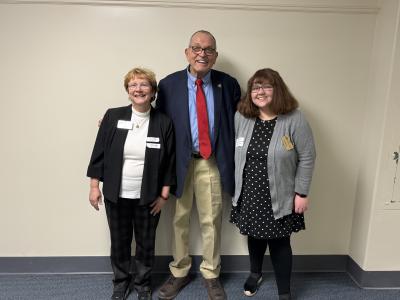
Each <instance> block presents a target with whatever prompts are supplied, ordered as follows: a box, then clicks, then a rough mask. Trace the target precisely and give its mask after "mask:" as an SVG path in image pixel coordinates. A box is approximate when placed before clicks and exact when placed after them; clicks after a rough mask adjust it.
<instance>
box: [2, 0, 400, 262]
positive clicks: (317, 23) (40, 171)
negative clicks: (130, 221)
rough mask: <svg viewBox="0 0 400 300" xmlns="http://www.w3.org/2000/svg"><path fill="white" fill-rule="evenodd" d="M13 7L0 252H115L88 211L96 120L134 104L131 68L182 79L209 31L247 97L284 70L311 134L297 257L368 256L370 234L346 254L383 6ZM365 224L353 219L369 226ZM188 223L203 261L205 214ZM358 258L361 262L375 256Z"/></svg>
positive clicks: (238, 244)
mask: <svg viewBox="0 0 400 300" xmlns="http://www.w3.org/2000/svg"><path fill="white" fill-rule="evenodd" d="M8 2H10V4H1V5H0V38H1V45H2V46H1V48H0V65H1V68H0V101H1V102H0V103H1V104H0V105H1V110H0V122H1V125H2V126H1V129H0V130H1V137H2V140H3V142H2V147H0V157H2V159H1V162H2V166H1V168H0V182H2V197H1V203H2V209H1V210H0V236H1V239H2V243H1V244H2V246H1V247H0V256H64V255H65V256H75V255H76V256H84V255H108V251H109V241H108V229H107V224H106V218H105V214H104V210H103V209H102V210H101V211H100V213H98V212H96V211H94V210H93V209H92V208H91V207H90V206H89V204H88V201H87V196H88V179H87V178H85V172H86V167H87V163H88V160H89V156H90V153H91V149H92V146H93V142H94V139H95V135H96V131H97V127H96V123H97V120H98V119H99V118H100V117H101V116H102V114H103V113H104V111H105V110H106V109H107V108H108V107H115V106H122V105H126V104H128V100H127V97H126V95H125V92H124V90H123V88H122V79H123V76H124V74H125V73H126V72H127V71H128V70H129V69H130V68H131V67H133V66H137V65H141V66H146V67H149V68H151V69H153V70H154V71H155V72H156V73H157V75H158V79H161V78H162V77H163V76H165V75H167V74H169V73H171V72H173V71H176V70H179V69H183V68H184V67H185V65H186V61H185V57H184V52H183V51H184V48H185V47H186V46H187V44H188V39H189V36H190V34H191V33H192V32H193V31H195V30H197V29H200V28H203V29H207V30H210V31H211V32H213V33H214V34H215V36H216V38H217V41H218V51H219V58H218V62H217V64H216V68H217V69H220V70H223V71H226V72H228V73H230V74H232V75H233V76H235V77H236V78H237V79H238V80H239V83H240V84H241V86H242V87H244V86H245V83H246V80H247V78H248V77H249V76H250V75H251V74H252V73H253V72H254V71H255V70H257V69H258V68H262V67H272V68H275V69H277V70H278V71H279V72H280V73H281V75H282V76H283V78H284V79H285V80H286V82H287V84H288V85H289V87H290V88H291V89H292V91H293V92H294V94H295V95H296V96H297V97H298V98H299V100H300V103H301V108H302V110H303V111H304V112H305V114H306V115H307V118H308V120H309V122H310V124H311V126H312V128H313V130H314V134H315V139H316V143H317V151H318V158H317V165H316V170H315V177H314V181H313V186H312V190H311V194H310V196H311V208H310V210H309V211H308V212H307V215H306V222H307V230H306V231H304V232H301V233H299V234H296V235H294V238H293V241H294V242H293V249H294V253H295V254H349V251H350V250H349V249H352V248H357V247H358V246H359V247H361V248H365V246H366V244H367V242H366V240H367V238H366V236H368V234H369V233H366V234H364V236H365V238H364V236H362V237H361V239H360V241H359V242H358V243H357V245H356V246H351V241H352V240H353V237H354V234H355V233H357V232H358V231H356V232H354V228H353V234H352V224H353V214H354V211H353V208H354V207H355V205H356V199H357V201H360V200H359V199H360V197H359V195H361V193H363V192H364V193H367V192H368V189H367V188H363V187H360V180H359V178H360V177H361V176H363V174H360V171H359V170H360V168H363V164H362V155H361V154H362V153H364V152H365V151H366V150H365V149H364V148H363V145H364V144H365V143H364V144H362V143H361V142H359V140H360V139H361V137H362V136H365V134H366V131H367V130H371V128H369V127H368V126H364V120H365V116H366V115H368V114H369V113H370V112H371V111H373V110H374V105H377V104H376V102H375V103H374V102H373V101H372V100H371V98H370V97H368V96H369V93H368V89H369V88H370V86H371V76H370V74H371V69H370V67H371V62H374V60H373V59H374V56H373V55H374V52H373V49H375V48H373V44H374V32H375V25H376V20H377V17H378V16H379V13H378V11H379V10H378V9H377V6H378V4H381V2H378V1H328V0H325V1H323V0H321V1H253V2H250V4H246V3H248V2H244V1H233V2H232V1H230V2H225V1H212V2H210V1H208V2H207V3H209V4H207V5H205V4H204V3H206V2H203V1H199V2H197V3H192V4H190V6H188V4H185V3H183V2H182V4H179V3H180V2H181V1H176V2H173V3H168V2H163V1H160V2H159V5H158V6H157V5H152V6H149V5H147V6H146V5H143V4H144V3H145V1H141V2H138V1H118V3H119V4H121V5H100V4H99V3H100V2H101V3H103V4H107V3H110V2H112V1H86V2H87V3H92V4H93V5H80V4H79V3H78V2H79V1H70V2H77V3H76V4H74V5H54V2H56V1H48V2H49V4H37V3H35V1H31V2H32V4H21V2H23V1H8ZM26 2H29V1H25V2H24V3H26ZM42 2H43V1H42ZM52 2H53V4H52ZM114 2H115V1H114ZM384 2H385V1H384ZM395 2H396V1H395ZM163 3H164V4H163ZM210 3H211V4H210ZM205 20H206V21H205ZM397 76H398V75H397ZM378 101H384V100H382V99H381V98H379V100H378ZM378 106H379V105H378ZM360 108H361V109H360ZM364 108H365V109H364ZM383 117H384V115H383V114H379V116H378V117H377V122H378V123H379V122H380V120H381V119H382V118H383ZM372 130H378V131H379V129H376V128H372ZM382 130H383V129H382ZM376 140H379V138H376ZM378 142H379V141H378ZM378 152H379V151H375V152H374V153H372V154H371V156H370V157H369V158H371V159H372V160H374V159H375V160H376V159H377V156H378ZM371 168H372V169H374V170H376V169H377V166H371ZM369 182H370V183H374V182H375V179H374V178H370V179H369ZM172 204H173V200H172V201H171V202H170V203H169V205H168V206H167V207H166V209H165V211H164V212H163V215H162V219H161V223H160V226H159V230H158V237H157V254H170V239H171V216H172V210H173V207H172ZM368 205H370V206H372V205H373V203H372V201H371V202H370V203H368V204H367V206H368ZM356 207H358V206H356ZM363 207H364V206H363ZM225 208H226V210H225V215H224V226H223V245H222V253H223V254H246V253H247V251H246V245H245V243H244V239H243V238H242V237H241V236H240V235H239V233H238V231H237V230H236V228H235V227H234V226H233V225H231V224H229V223H228V215H229V203H228V201H227V203H226V207H225ZM369 212H371V210H368V209H367V211H366V212H365V214H363V216H364V215H368V213H369ZM385 212H386V211H385ZM355 215H356V214H355ZM366 219H368V220H370V218H368V217H367V218H355V220H356V221H359V223H360V226H359V227H360V228H361V227H364V225H366V224H365V222H364V220H366ZM368 224H369V223H367V225H368ZM192 227H193V228H192V252H193V253H195V254H199V253H200V249H201V242H200V241H199V240H198V239H197V237H198V236H199V231H198V225H197V219H196V217H194V218H193V223H192ZM360 230H361V231H362V229H360ZM382 236H383V237H384V235H382ZM384 238H385V237H384ZM371 251H372V252H373V250H372V249H371ZM354 252H357V253H361V252H363V251H362V249H361V250H357V251H356V250H354ZM372 252H371V253H372ZM354 256H355V257H356V261H358V262H359V263H361V261H363V260H361V261H359V260H358V259H357V257H361V258H362V257H366V255H365V253H362V254H359V255H358V254H357V255H354ZM378 265H379V264H378Z"/></svg>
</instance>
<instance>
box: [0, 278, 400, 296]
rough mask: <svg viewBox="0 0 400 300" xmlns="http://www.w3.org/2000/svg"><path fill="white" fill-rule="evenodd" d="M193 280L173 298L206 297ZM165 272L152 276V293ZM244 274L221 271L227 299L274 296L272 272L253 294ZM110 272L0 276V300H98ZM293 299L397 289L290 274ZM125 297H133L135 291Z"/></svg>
mask: <svg viewBox="0 0 400 300" xmlns="http://www.w3.org/2000/svg"><path fill="white" fill-rule="evenodd" d="M193 276H194V278H193V281H192V282H191V283H190V284H189V285H188V286H187V287H186V288H185V289H184V290H183V291H182V292H181V293H180V294H179V296H178V297H177V298H176V299H177V300H183V299H184V300H194V299H207V292H206V290H205V288H204V287H203V285H202V279H201V276H200V275H198V274H196V275H193ZM166 277H167V274H156V275H154V280H153V281H154V288H155V292H154V295H153V299H157V297H156V296H157V288H158V287H159V286H160V285H161V284H162V282H163V281H164V280H165V279H166ZM246 277H247V276H246V274H244V273H235V274H222V275H221V280H222V283H223V285H224V287H225V290H226V292H227V295H228V299H229V300H234V299H249V300H250V299H251V300H253V299H254V300H256V299H277V295H276V293H277V290H276V286H275V281H274V277H273V274H272V273H265V274H264V276H263V277H264V280H263V283H262V285H261V287H260V289H259V291H258V293H257V294H256V295H255V296H254V297H251V298H249V297H246V296H244V295H243V291H242V286H243V283H244V281H245V280H246ZM111 278H112V277H111V275H110V274H95V275H88V274H77V275H74V274H69V275H0V299H1V300H17V299H18V300H25V299H30V300H33V299H39V300H50V299H52V300H54V299H57V300H58V299H59V300H73V299H85V300H86V299H87V300H91V299H93V300H95V299H96V300H102V299H109V298H110V294H111V289H112V285H111ZM292 293H293V299H299V300H300V299H310V300H312V299H324V300H325V299H340V300H345V299H351V300H357V299H360V300H361V299H362V300H365V299H374V300H375V299H376V300H380V299H382V300H391V299H393V300H395V299H396V300H398V299H400V290H398V289H392V290H372V289H361V288H359V287H358V286H357V285H356V284H355V283H354V282H353V281H352V280H351V278H350V277H349V276H348V275H347V274H346V273H294V274H293V279H292ZM129 299H136V295H135V293H132V294H131V295H130V296H129Z"/></svg>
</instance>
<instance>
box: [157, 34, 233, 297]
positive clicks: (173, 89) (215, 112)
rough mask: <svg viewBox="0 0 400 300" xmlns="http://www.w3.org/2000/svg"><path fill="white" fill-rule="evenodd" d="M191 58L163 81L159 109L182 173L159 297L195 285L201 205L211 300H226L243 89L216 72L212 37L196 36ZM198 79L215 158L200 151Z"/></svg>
mask: <svg viewBox="0 0 400 300" xmlns="http://www.w3.org/2000/svg"><path fill="white" fill-rule="evenodd" d="M185 54H186V58H187V60H188V62H189V66H188V67H187V68H186V69H184V70H182V71H178V72H175V73H173V74H170V75H168V76H167V77H165V78H164V79H162V80H161V81H160V83H159V91H158V96H157V102H156V103H157V104H156V105H157V108H159V109H160V110H161V111H162V112H164V113H166V114H167V115H168V116H169V117H170V118H171V119H172V121H173V123H174V127H175V132H176V135H175V138H176V174H177V185H176V189H175V190H174V191H172V192H173V193H174V194H175V196H176V198H177V201H176V207H175V215H174V221H173V231H174V240H173V250H172V252H173V253H172V254H173V257H174V260H173V261H172V262H171V263H170V265H169V266H170V271H171V276H170V277H169V279H168V280H167V281H166V282H165V284H164V285H163V286H162V287H161V288H160V291H159V298H160V299H172V298H174V297H175V296H176V295H177V294H178V293H179V291H180V290H181V289H182V288H183V287H184V286H185V285H186V284H187V283H189V281H190V279H189V276H188V273H189V270H190V267H191V257H190V256H189V218H190V214H191V209H192V205H193V200H195V202H196V207H197V210H198V213H199V223H200V229H201V237H202V242H203V251H202V257H203V261H202V262H201V264H200V272H201V274H202V275H203V277H204V281H205V285H206V287H207V292H208V296H209V299H226V294H225V291H224V289H223V287H222V285H221V284H220V281H219V279H218V277H219V273H220V244H221V221H222V191H225V192H227V193H228V194H230V195H233V193H234V146H235V145H234V137H235V132H234V114H235V111H236V105H237V103H238V101H239V100H240V86H239V84H238V82H237V80H236V79H235V78H233V77H231V76H230V75H228V74H226V73H223V72H220V71H216V70H212V69H211V68H212V66H213V65H214V64H215V61H216V59H217V56H218V52H217V51H216V40H215V38H214V36H213V35H212V34H211V33H210V32H208V31H205V30H200V31H197V32H195V33H194V34H193V35H192V36H191V38H190V42H189V46H188V48H186V49H185ZM198 79H201V80H202V90H203V91H204V96H205V100H206V110H207V119H206V121H207V120H208V129H209V130H208V131H209V132H208V133H209V140H210V142H211V156H210V157H208V156H204V155H203V154H202V153H201V151H200V149H199V126H198V125H199V124H198V118H197V110H198V109H197V106H196V93H197V90H198V88H197V86H198V85H196V80H198ZM200 118H201V117H200Z"/></svg>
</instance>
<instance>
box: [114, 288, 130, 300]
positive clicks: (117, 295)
mask: <svg viewBox="0 0 400 300" xmlns="http://www.w3.org/2000/svg"><path fill="white" fill-rule="evenodd" d="M129 293H130V289H129V288H127V289H126V290H122V291H120V290H118V291H114V292H113V294H112V296H111V300H125V299H126V298H128V296H129Z"/></svg>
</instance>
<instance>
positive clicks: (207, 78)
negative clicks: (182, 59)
mask: <svg viewBox="0 0 400 300" xmlns="http://www.w3.org/2000/svg"><path fill="white" fill-rule="evenodd" d="M186 72H187V75H188V80H189V82H190V84H191V85H196V79H197V78H196V77H194V76H193V75H192V73H190V72H189V67H187V69H186ZM201 80H203V85H208V84H209V83H210V82H211V70H210V71H208V73H207V74H206V76H204V77H203V78H202V79H201Z"/></svg>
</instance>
